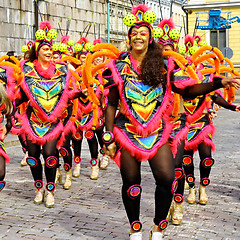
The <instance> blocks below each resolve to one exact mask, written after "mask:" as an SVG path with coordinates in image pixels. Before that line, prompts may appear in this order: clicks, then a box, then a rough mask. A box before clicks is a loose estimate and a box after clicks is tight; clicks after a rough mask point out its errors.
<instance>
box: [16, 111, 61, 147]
mask: <svg viewBox="0 0 240 240" xmlns="http://www.w3.org/2000/svg"><path fill="white" fill-rule="evenodd" d="M20 121H21V124H22V130H23V131H22V132H24V133H25V135H26V136H27V138H28V139H29V140H31V141H32V142H33V143H37V144H39V145H41V146H42V145H44V144H45V143H46V142H48V141H51V140H54V139H58V137H60V140H59V141H58V145H60V146H61V145H62V144H63V140H64V136H63V135H62V133H63V124H62V121H59V123H58V125H57V127H55V128H54V129H53V131H51V133H49V134H47V135H46V136H44V137H38V136H37V135H36V134H35V133H34V132H33V131H32V129H31V127H30V126H29V121H28V118H27V115H26V113H22V114H21V117H20Z"/></svg>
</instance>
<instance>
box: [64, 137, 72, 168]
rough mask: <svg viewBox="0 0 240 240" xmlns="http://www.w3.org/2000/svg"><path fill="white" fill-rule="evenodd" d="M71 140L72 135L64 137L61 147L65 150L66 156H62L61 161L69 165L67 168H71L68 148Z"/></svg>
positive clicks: (69, 149)
mask: <svg viewBox="0 0 240 240" xmlns="http://www.w3.org/2000/svg"><path fill="white" fill-rule="evenodd" d="M71 139H72V133H69V134H68V135H67V136H66V137H65V141H64V143H63V147H64V148H65V149H66V150H67V153H68V154H66V156H63V161H64V163H67V164H69V166H70V167H71V168H72V150H71V147H70V142H71Z"/></svg>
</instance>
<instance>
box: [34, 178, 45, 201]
mask: <svg viewBox="0 0 240 240" xmlns="http://www.w3.org/2000/svg"><path fill="white" fill-rule="evenodd" d="M34 186H35V188H36V189H37V190H36V193H37V194H36V196H35V198H34V203H35V204H41V203H42V202H43V200H44V192H45V190H44V187H43V182H42V181H41V180H36V181H35V183H34Z"/></svg>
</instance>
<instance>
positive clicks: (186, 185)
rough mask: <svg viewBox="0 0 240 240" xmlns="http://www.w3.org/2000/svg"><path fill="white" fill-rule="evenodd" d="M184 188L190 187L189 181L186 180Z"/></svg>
mask: <svg viewBox="0 0 240 240" xmlns="http://www.w3.org/2000/svg"><path fill="white" fill-rule="evenodd" d="M184 189H186V190H187V189H189V184H188V182H187V181H186V180H185V183H184Z"/></svg>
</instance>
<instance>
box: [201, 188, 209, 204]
mask: <svg viewBox="0 0 240 240" xmlns="http://www.w3.org/2000/svg"><path fill="white" fill-rule="evenodd" d="M207 202H208V196H207V191H206V187H205V186H203V185H200V186H199V203H200V204H202V205H206V204H207Z"/></svg>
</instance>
